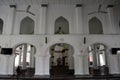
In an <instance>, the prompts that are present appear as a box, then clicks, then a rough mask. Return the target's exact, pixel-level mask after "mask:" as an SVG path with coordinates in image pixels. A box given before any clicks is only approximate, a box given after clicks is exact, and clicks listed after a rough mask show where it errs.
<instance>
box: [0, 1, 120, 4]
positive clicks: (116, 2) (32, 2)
mask: <svg viewBox="0 0 120 80" xmlns="http://www.w3.org/2000/svg"><path fill="white" fill-rule="evenodd" d="M42 3H47V4H49V3H50V4H77V3H80V4H85V5H88V4H113V5H116V4H119V3H120V0H0V5H24V4H28V5H34V4H38V5H39V4H42Z"/></svg>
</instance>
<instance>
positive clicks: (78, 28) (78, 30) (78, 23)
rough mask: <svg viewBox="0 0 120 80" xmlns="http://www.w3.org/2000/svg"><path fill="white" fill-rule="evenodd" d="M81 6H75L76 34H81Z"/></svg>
mask: <svg viewBox="0 0 120 80" xmlns="http://www.w3.org/2000/svg"><path fill="white" fill-rule="evenodd" d="M82 16H83V15H82V5H81V4H76V8H75V24H76V33H78V34H83V21H82V19H83V17H82Z"/></svg>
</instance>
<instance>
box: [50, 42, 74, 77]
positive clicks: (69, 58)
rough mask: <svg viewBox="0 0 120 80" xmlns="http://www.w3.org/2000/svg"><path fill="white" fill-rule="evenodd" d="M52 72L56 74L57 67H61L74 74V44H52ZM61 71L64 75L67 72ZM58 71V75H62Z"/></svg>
mask: <svg viewBox="0 0 120 80" xmlns="http://www.w3.org/2000/svg"><path fill="white" fill-rule="evenodd" d="M49 52H50V56H51V57H50V74H51V75H52V74H53V75H55V74H57V73H56V72H55V69H57V68H60V69H61V70H64V71H66V72H68V73H71V74H72V75H73V74H74V58H73V53H74V49H73V46H72V45H70V44H67V43H55V44H53V45H51V46H50V49H49ZM64 71H60V72H61V73H62V75H64V74H66V72H64ZM60 72H59V71H58V74H57V75H59V74H60V75H61V73H60Z"/></svg>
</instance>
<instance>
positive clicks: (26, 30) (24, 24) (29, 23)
mask: <svg viewBox="0 0 120 80" xmlns="http://www.w3.org/2000/svg"><path fill="white" fill-rule="evenodd" d="M20 34H34V20H33V19H31V18H30V17H28V16H27V17H25V18H24V19H22V20H21V23H20Z"/></svg>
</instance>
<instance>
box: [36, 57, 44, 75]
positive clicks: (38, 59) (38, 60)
mask: <svg viewBox="0 0 120 80" xmlns="http://www.w3.org/2000/svg"><path fill="white" fill-rule="evenodd" d="M43 58H44V57H43V56H42V55H35V75H44V70H43V69H44V67H43V65H44V63H43Z"/></svg>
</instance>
